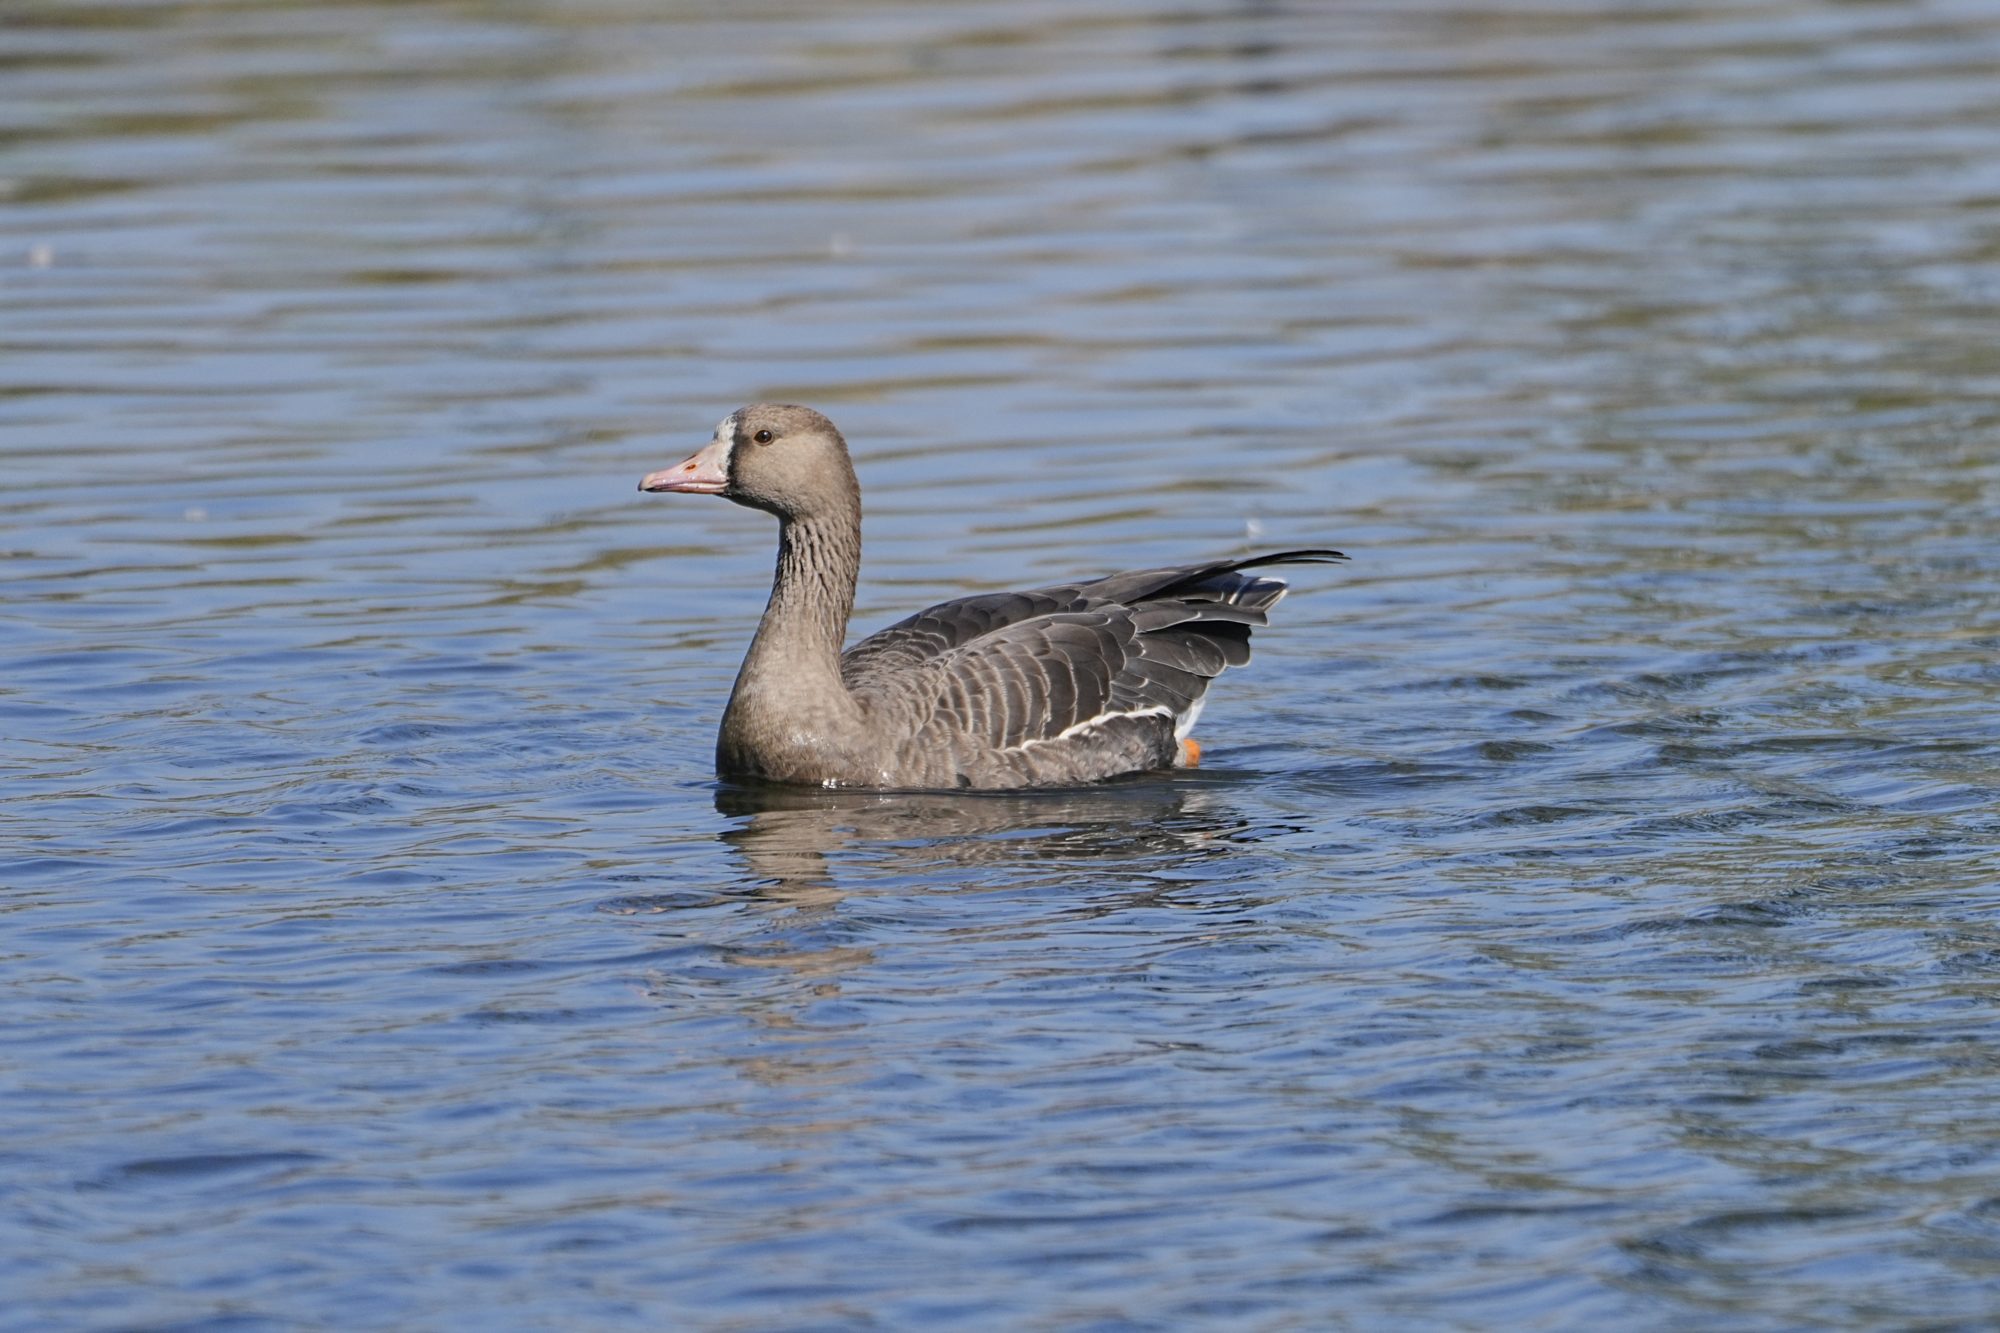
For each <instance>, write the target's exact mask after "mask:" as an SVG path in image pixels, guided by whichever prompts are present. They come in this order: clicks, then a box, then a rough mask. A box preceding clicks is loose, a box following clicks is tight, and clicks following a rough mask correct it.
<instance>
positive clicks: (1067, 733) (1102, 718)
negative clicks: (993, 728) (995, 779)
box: [1007, 704, 1174, 750]
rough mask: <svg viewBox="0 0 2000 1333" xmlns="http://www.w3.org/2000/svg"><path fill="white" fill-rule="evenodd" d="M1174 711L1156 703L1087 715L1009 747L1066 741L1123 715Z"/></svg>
mask: <svg viewBox="0 0 2000 1333" xmlns="http://www.w3.org/2000/svg"><path fill="white" fill-rule="evenodd" d="M1173 713H1174V710H1173V709H1171V708H1168V707H1167V706H1166V705H1165V704H1154V705H1153V706H1152V707H1151V708H1128V709H1126V710H1125V711H1123V712H1119V713H1099V714H1098V715H1097V716H1096V717H1087V718H1085V719H1084V720H1083V721H1081V722H1077V723H1074V724H1072V725H1070V726H1067V727H1064V728H1063V729H1062V730H1061V731H1058V732H1057V733H1056V734H1055V735H1053V736H1037V737H1036V738H1035V739H1033V740H1031V741H1022V742H1021V743H1020V744H1019V745H1009V746H1008V747H1007V748H1008V749H1009V750H1025V749H1027V748H1028V747H1029V746H1030V745H1053V744H1054V743H1055V742H1057V741H1066V740H1068V739H1069V738H1070V737H1072V736H1080V735H1082V734H1083V733H1084V732H1086V731H1089V730H1090V729H1091V728H1092V727H1101V726H1103V725H1104V724H1105V723H1107V722H1115V721H1117V720H1118V719H1119V718H1121V717H1172V716H1173Z"/></svg>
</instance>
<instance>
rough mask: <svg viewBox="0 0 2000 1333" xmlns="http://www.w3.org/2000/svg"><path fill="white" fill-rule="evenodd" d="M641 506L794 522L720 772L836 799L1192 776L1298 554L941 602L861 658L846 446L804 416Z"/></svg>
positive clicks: (756, 424)
mask: <svg viewBox="0 0 2000 1333" xmlns="http://www.w3.org/2000/svg"><path fill="white" fill-rule="evenodd" d="M639 489H640V490H642V491H686V492H689V493H691V494H695V495H720V496H722V497H723V498H724V499H728V500H734V501H735V502H736V503H737V504H741V505H748V506H750V507H751V508H753V509H762V510H764V511H765V512H766V513H771V514H775V515H777V517H778V572H777V576H776V578H775V580H774V581H773V583H772V586H771V602H770V605H769V606H767V607H766V608H765V610H764V619H763V621H762V623H760V624H759V625H758V626H757V637H756V638H755V639H753V640H752V641H751V643H750V652H749V655H748V656H746V657H745V658H744V659H743V669H742V671H741V672H740V673H739V674H738V675H737V677H736V688H735V690H734V691H733V692H732V693H731V694H730V696H729V707H728V709H727V710H726V711H725V712H724V713H723V715H722V731H721V734H720V735H719V736H717V738H716V742H715V767H716V772H717V773H718V774H720V775H721V776H722V777H724V778H728V779H734V780H764V781H772V782H792V783H809V784H812V785H815V786H825V787H892V788H905V789H911V788H950V787H1036V786H1066V785H1074V784H1077V783H1084V782H1094V781H1097V780H1098V779H1100V778H1108V777H1114V776H1116V775H1117V774H1120V773H1131V772H1136V771H1139V770H1142V769H1153V768H1170V767H1176V766H1185V765H1190V764H1193V763H1194V762H1196V761H1197V760H1198V759H1199V758H1200V755H1201V748H1200V746H1198V745H1197V744H1196V743H1195V742H1194V741H1193V740H1192V739H1190V738H1189V737H1188V732H1189V731H1190V730H1191V729H1192V728H1193V727H1194V723H1195V719H1196V717H1198V716H1199V715H1200V713H1201V705H1202V694H1203V693H1204V692H1205V691H1206V690H1207V689H1208V682H1209V681H1210V680H1212V679H1213V678H1214V677H1216V676H1217V675H1220V674H1221V672H1222V670H1223V668H1225V667H1231V666H1241V665H1242V664H1243V663H1245V662H1247V661H1249V660H1250V629H1251V627H1252V626H1253V625H1262V624H1264V623H1265V621H1264V613H1265V612H1266V611H1268V610H1270V609H1271V607H1272V606H1273V605H1275V604H1276V603H1277V600H1278V599H1279V598H1280V597H1282V596H1284V595H1285V585H1284V583H1283V581H1282V580H1279V579H1273V578H1262V577H1259V576H1257V575H1254V574H1248V573H1245V572H1244V571H1246V570H1250V569H1257V568H1261V567H1263V566H1266V565H1281V564H1305V563H1330V562H1332V561H1336V560H1344V559H1346V558H1347V557H1345V556H1343V555H1342V554H1341V553H1340V552H1338V551H1326V550H1305V551H1281V552H1278V553H1276V554H1272V555H1259V556H1252V557H1250V558H1249V559H1247V560H1219V561H1212V562H1210V563H1207V564H1200V565H1182V566H1178V567H1175V568H1171V569H1145V570H1137V571H1134V572H1131V573H1126V574H1113V575H1111V576H1110V577H1108V578H1101V579H1092V580H1090V581H1088V582H1083V583H1064V584H1057V585H1055V586H1054V587H1048V588H1035V589H1033V590H1031V591H1027V592H1002V593H989V594H986V595H984V596H979V597H961V598H959V599H958V600H956V601H951V602H941V603H939V604H938V605H936V606H933V607H931V608H930V609H929V610H927V611H920V612H918V613H917V614H916V615H914V616H911V617H910V618H909V619H908V620H903V621H899V622H897V623H896V624H894V625H891V626H889V628H887V629H885V630H882V631H881V632H880V633H877V634H873V635H870V636H869V637H868V638H866V639H863V640H862V641H861V642H860V643H857V644H855V645H854V646H853V647H852V648H850V649H848V650H847V651H846V652H845V653H843V652H841V650H840V645H841V642H842V640H843V639H845V638H846V635H847V617H848V615H849V614H850V613H851V612H852V611H853V610H854V584H855V580H856V578H857V577H858V576H859V574H860V570H861V488H860V485H859V484H858V483H857V482H856V481H855V479H854V465H853V464H852V463H850V462H849V461H848V457H847V442H846V441H845V440H843V439H842V438H841V435H840V432H839V431H838V430H836V429H834V425H833V423H832V422H831V421H828V420H827V419H826V418H825V417H823V416H821V415H820V414H819V413H817V412H815V411H813V410H812V409H811V408H806V407H791V406H786V405H782V404H774V403H757V404H753V405H752V406H749V407H745V408H742V409H740V410H739V411H737V412H735V413H733V414H732V415H730V416H728V417H725V418H723V421H722V424H721V425H719V426H717V427H716V428H715V438H714V439H713V440H711V441H710V442H709V443H708V445H707V446H706V447H705V448H703V449H702V450H701V451H700V452H699V453H697V454H695V455H694V456H693V457H692V458H689V459H688V460H687V461H685V462H683V463H679V464H676V465H675V466H673V467H670V468H666V469H664V470H663V471H660V472H655V473H653V474H651V475H650V476H648V477H647V478H646V479H645V480H644V481H641V482H640V483H639Z"/></svg>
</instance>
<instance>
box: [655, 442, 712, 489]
mask: <svg viewBox="0 0 2000 1333" xmlns="http://www.w3.org/2000/svg"><path fill="white" fill-rule="evenodd" d="M734 443H735V441H733V440H716V441H714V442H713V443H711V444H710V445H708V447H707V448H705V449H703V450H702V451H701V452H700V453H697V454H695V455H694V456H693V457H691V458H689V459H688V460H687V461H686V462H682V463H676V464H674V465H673V466H672V467H669V468H661V469H660V470H659V471H658V472H649V473H647V474H646V479H645V480H644V481H642V482H640V483H639V489H640V490H642V491H682V492H685V493H686V494H689V495H720V494H722V492H723V490H724V489H725V488H726V487H727V486H728V485H729V450H730V446H731V445H733V444H734Z"/></svg>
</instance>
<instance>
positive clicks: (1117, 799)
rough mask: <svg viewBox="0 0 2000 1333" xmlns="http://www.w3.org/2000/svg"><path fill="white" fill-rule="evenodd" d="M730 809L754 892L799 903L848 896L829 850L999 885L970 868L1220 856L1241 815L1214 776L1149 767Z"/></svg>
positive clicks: (835, 794) (733, 835) (804, 796)
mask: <svg viewBox="0 0 2000 1333" xmlns="http://www.w3.org/2000/svg"><path fill="white" fill-rule="evenodd" d="M715 806H716V809H717V810H718V811H720V812H721V813H722V814H724V815H727V816H730V817H731V818H735V819H739V820H741V821H742V822H741V823H740V824H738V825H737V826H736V827H734V828H731V829H729V830H728V831H726V832H724V833H723V834H721V838H722V841H723V842H725V843H727V844H729V845H730V846H731V847H732V848H734V849H735V850H736V851H737V852H738V853H739V854H740V855H741V857H742V859H743V863H744V865H745V867H746V869H747V870H748V871H749V875H750V878H751V879H752V880H754V881H756V886H755V887H756V891H757V892H759V893H762V894H765V895H768V896H774V897H782V898H785V899H787V900H789V901H792V902H794V903H796V904H797V905H799V906H801V907H810V906H823V907H831V906H832V905H834V904H835V903H837V902H838V901H839V900H840V898H841V896H842V895H841V892H840V890H839V889H838V888H837V887H836V884H835V875H834V870H833V864H832V862H831V861H830V859H829V858H830V857H840V856H842V855H843V854H846V853H863V854H865V861H866V867H865V869H861V870H859V873H858V874H857V878H859V877H863V876H865V877H866V878H868V879H871V880H879V879H884V878H889V879H897V880H908V879H910V878H928V877H931V876H936V877H937V879H938V880H939V881H941V882H943V881H949V882H950V884H951V886H952V887H978V886H980V885H981V884H982V883H984V884H987V885H989V886H996V887H997V885H995V884H994V882H993V878H992V877H991V876H978V875H974V876H970V877H968V876H967V875H966V874H965V873H964V872H965V871H967V870H972V871H978V870H980V869H983V868H984V869H999V868H1010V867H1011V868H1017V869H1019V870H1020V871H1022V872H1024V875H1013V876H1009V877H1008V879H1007V880H1006V881H1005V882H1006V883H1007V884H1016V885H1018V884H1020V883H1021V882H1022V879H1023V878H1024V877H1025V878H1027V879H1029V880H1032V879H1033V878H1035V877H1036V875H1037V874H1046V875H1047V876H1048V877H1049V878H1051V879H1052V880H1054V879H1058V878H1063V876H1062V874H1061V872H1062V870H1063V869H1064V868H1066V867H1074V865H1075V863H1077V862H1079V861H1104V862H1106V863H1107V868H1109V867H1108V863H1110V862H1113V861H1119V862H1123V863H1125V864H1126V865H1128V866H1131V867H1132V868H1135V869H1136V868H1138V867H1139V866H1140V865H1143V864H1147V863H1153V862H1155V861H1157V860H1158V859H1160V858H1171V859H1172V860H1174V861H1175V862H1177V863H1179V862H1185V861H1186V860H1188V859H1190V858H1206V857H1213V856H1220V855H1222V854H1224V852H1225V851H1226V850H1227V848H1228V846H1229V844H1230V842H1231V840H1232V838H1233V837H1234V836H1236V835H1240V834H1241V833H1242V832H1243V831H1244V829H1245V827H1246V825H1245V821H1244V820H1242V819H1241V818H1240V817H1239V816H1237V815H1235V814H1234V813H1233V812H1232V811H1231V809H1230V805H1229V802H1228V801H1227V800H1226V799H1224V794H1223V791H1222V790H1221V788H1220V787H1219V785H1218V784H1217V782H1216V781H1215V780H1214V779H1212V778H1207V777H1202V778H1194V777H1187V776H1180V775H1175V776H1172V777H1168V776H1159V775H1148V776H1144V777H1138V778H1134V779H1131V780H1128V781H1122V782H1111V783H1105V784H1101V785H1098V786H1093V787H1082V788H1071V789H1064V790H1058V791H1051V790H1047V789H1043V790H1031V791H1013V792H954V793H941V792H879V791H853V790H840V789H825V788H814V787H778V786H725V787H722V788H721V789H719V790H718V791H717V793H716V798H715Z"/></svg>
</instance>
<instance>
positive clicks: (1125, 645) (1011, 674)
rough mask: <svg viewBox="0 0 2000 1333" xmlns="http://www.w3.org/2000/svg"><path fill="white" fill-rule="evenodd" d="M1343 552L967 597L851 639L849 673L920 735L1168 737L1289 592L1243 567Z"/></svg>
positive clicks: (991, 739) (1244, 656)
mask: <svg viewBox="0 0 2000 1333" xmlns="http://www.w3.org/2000/svg"><path fill="white" fill-rule="evenodd" d="M1341 559H1345V557H1344V556H1342V555H1341V554H1340V553H1339V552H1337V551H1327V550H1307V551H1284V552H1279V553H1276V554H1272V555H1263V556H1253V557H1250V558H1248V559H1243V560H1231V561H1216V562H1211V563H1209V564H1201V565H1182V566H1176V567H1171V568H1165V569H1150V570H1135V571H1132V572H1129V573H1124V574H1113V575H1111V576H1109V577H1108V578H1102V579H1094V580H1091V581H1090V582H1086V583H1076V584H1061V585H1055V586H1052V587H1047V588H1037V589H1033V590H1031V591H1028V592H1018V593H992V594H987V595H984V596H979V597H967V598H961V599H958V600H956V601H951V602H944V603H940V604H939V605H937V606H933V607H930V608H928V609H927V610H924V611H920V612H918V613H917V614H916V615H914V616H911V617H910V618H909V619H907V620H904V621H901V622H899V623H898V624H895V625H891V626H890V627H889V628H887V629H885V630H883V631H881V632H880V633H878V634H875V635H872V636H870V637H869V638H867V639H864V640H863V641H862V642H860V643H858V644H856V645H855V646H854V647H853V648H851V649H849V650H848V652H847V654H846V656H845V657H844V658H843V660H842V674H843V676H844V677H845V678H846V680H847V683H848V685H849V687H850V688H852V689H853V690H854V691H855V692H856V693H857V694H859V695H861V696H863V697H864V698H868V697H871V696H872V697H873V698H874V699H876V700H879V701H880V702H881V703H882V704H885V705H888V706H891V707H893V706H895V705H896V704H897V703H906V704H913V705H915V707H916V709H917V710H918V712H919V713H920V714H927V715H928V719H929V720H928V721H926V722H925V723H924V724H923V727H924V729H925V730H930V729H933V728H938V727H942V728H944V729H946V730H947V731H949V732H950V733H951V734H953V735H955V736H959V737H966V738H970V739H973V740H974V741H975V742H977V743H979V744H983V745H984V746H986V747H989V748H991V749H996V750H1014V749H1020V748H1022V747H1025V746H1029V745H1035V744H1040V743H1045V742H1052V741H1059V740H1065V739H1069V738H1071V737H1078V736H1082V735H1084V734H1086V733H1089V732H1091V731H1093V730H1096V729H1099V728H1106V729H1130V728H1131V727H1134V726H1144V727H1147V728H1148V729H1157V730H1158V732H1159V734H1160V736H1161V737H1162V738H1163V739H1164V738H1166V737H1171V736H1172V735H1174V734H1175V733H1176V732H1177V731H1178V732H1184V731H1185V729H1186V727H1188V726H1191V725H1192V724H1193V720H1194V715H1195V714H1196V713H1197V712H1198V711H1199V705H1200V702H1201V697H1202V695H1203V693H1204V692H1205V691H1206V690H1207V689H1208V682H1209V681H1210V680H1212V679H1214V678H1215V677H1216V676H1217V675H1220V674H1221V673H1222V671H1223V670H1224V669H1226V668H1228V667H1231V666H1238V665H1241V664H1242V663H1244V662H1247V661H1249V660H1250V631H1251V629H1252V628H1253V627H1255V626H1257V625H1262V624H1264V623H1265V613H1266V612H1267V611H1268V610H1269V609H1270V607H1271V606H1272V605H1274V604H1275V603H1276V602H1277V600H1278V599H1279V598H1280V597H1282V596H1284V593H1285V585H1284V583H1283V581H1281V580H1279V579H1273V578H1263V577H1259V576H1257V575H1254V574H1251V573H1248V572H1246V571H1248V570H1251V569H1255V568H1260V567H1263V566H1267V565H1276V564H1297V563H1330V562H1332V561H1336V560H1341ZM899 696H900V698H899ZM1152 719H1158V720H1157V721H1152Z"/></svg>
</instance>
